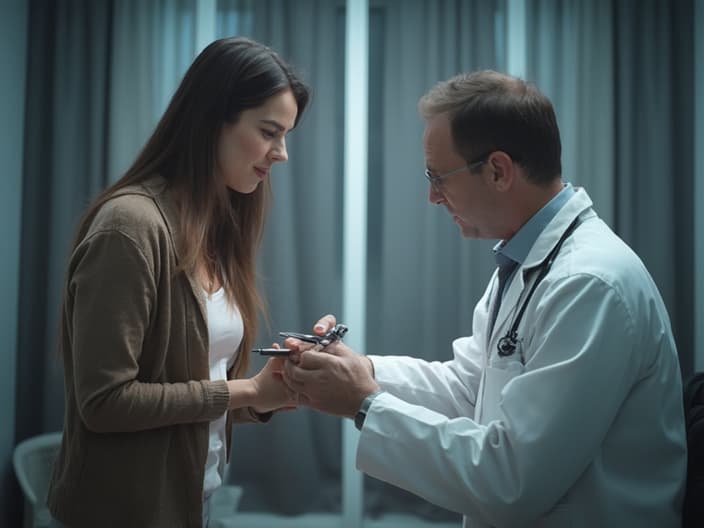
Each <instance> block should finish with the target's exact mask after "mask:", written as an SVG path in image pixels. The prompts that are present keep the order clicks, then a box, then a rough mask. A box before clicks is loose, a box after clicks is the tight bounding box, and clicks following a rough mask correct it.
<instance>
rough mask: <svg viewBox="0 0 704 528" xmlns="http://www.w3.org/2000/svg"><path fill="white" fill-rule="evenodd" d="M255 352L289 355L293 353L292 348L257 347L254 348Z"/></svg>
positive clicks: (265, 354) (270, 354)
mask: <svg viewBox="0 0 704 528" xmlns="http://www.w3.org/2000/svg"><path fill="white" fill-rule="evenodd" d="M252 352H253V353H255V354H261V355H262V356H288V355H289V354H290V353H291V349H290V348H255V349H253V350H252Z"/></svg>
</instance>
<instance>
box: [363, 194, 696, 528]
mask: <svg viewBox="0 0 704 528" xmlns="http://www.w3.org/2000/svg"><path fill="white" fill-rule="evenodd" d="M577 216H579V217H580V223H579V225H578V227H577V229H576V230H575V231H574V232H573V233H572V234H571V235H570V236H569V237H568V238H567V239H566V240H565V242H564V244H563V246H562V248H561V250H560V251H559V253H558V255H557V258H556V260H555V261H554V264H553V266H552V268H551V270H550V272H549V273H548V275H547V276H546V277H545V278H544V279H543V280H542V281H541V283H540V284H539V286H538V287H537V289H536V291H535V293H534V295H533V297H532V299H531V301H530V303H529V304H528V306H527V309H526V311H525V314H524V316H523V319H522V322H521V324H520V326H519V328H518V336H519V339H520V340H521V342H520V346H519V349H520V350H519V352H517V353H516V354H513V355H512V356H509V357H505V358H501V357H499V356H498V354H497V352H496V350H497V348H496V345H497V341H498V340H499V338H500V337H502V336H503V335H504V334H505V333H506V331H507V330H508V328H509V327H510V325H511V322H512V320H513V317H514V315H515V313H516V312H517V309H518V307H520V305H521V303H522V301H523V299H524V297H525V295H526V293H527V290H528V289H529V288H530V285H531V283H532V280H534V278H535V276H536V275H537V273H535V270H536V269H537V266H539V264H540V263H541V262H542V261H543V259H544V258H545V256H546V255H547V254H548V253H549V252H550V250H551V249H552V248H553V247H554V246H555V244H556V243H557V241H558V240H559V238H560V236H561V235H562V233H563V232H564V231H565V230H566V229H567V227H568V226H569V224H570V223H571V222H572V220H574V219H575V218H576V217H577ZM531 270H533V272H531ZM496 282H497V278H496V274H494V277H493V278H492V280H491V281H490V283H489V285H488V287H487V290H486V292H485V294H484V295H483V297H482V298H481V300H480V301H479V303H478V304H477V306H476V307H475V311H474V318H473V323H472V335H471V337H463V338H459V339H457V340H455V341H454V343H453V351H454V358H453V359H452V360H450V361H447V362H444V363H440V362H432V363H429V362H425V361H422V360H418V359H414V358H408V357H401V356H386V357H381V356H370V357H371V359H372V361H373V363H374V368H375V375H376V379H377V381H378V382H379V383H380V385H381V386H382V388H383V389H385V390H386V391H387V392H386V393H382V394H381V395H380V396H378V397H377V398H376V399H375V400H374V401H373V403H372V406H371V408H370V409H369V413H368V414H367V418H366V420H365V423H364V427H363V429H362V432H361V436H360V438H359V445H358V450H357V467H358V468H359V469H360V470H361V471H364V472H365V473H367V474H369V475H371V476H373V477H376V478H379V479H381V480H384V481H386V482H389V483H391V484H393V485H396V486H398V487H401V488H404V489H406V490H408V491H411V492H413V493H415V494H417V495H419V496H421V497H424V498H425V499H427V500H428V501H430V502H432V503H435V504H437V505H439V506H442V507H444V508H447V509H449V510H453V511H456V512H460V513H462V514H464V516H465V517H464V526H465V527H489V526H496V527H509V526H510V527H514V526H515V527H519V526H521V527H522V526H526V527H541V528H546V527H560V528H564V527H585V528H586V527H589V528H605V527H614V528H631V527H634V528H636V527H638V528H642V527H657V528H675V527H678V528H679V526H680V509H681V504H682V498H683V492H684V482H685V476H686V440H685V431H684V417H683V409H682V387H681V381H680V371H679V365H678V359H677V353H676V349H675V344H674V340H673V337H672V332H671V329H670V323H669V318H668V315H667V312H666V310H665V307H664V304H663V301H662V299H661V297H660V294H659V293H658V290H657V288H656V286H655V284H654V283H653V280H652V278H651V277H650V275H649V273H648V272H647V270H646V269H645V267H644V266H643V264H642V262H641V261H640V259H639V258H638V257H637V256H636V255H635V254H634V253H633V252H632V251H631V250H630V248H628V246H626V244H625V243H624V242H622V241H621V240H620V239H619V238H618V237H617V236H616V235H615V234H614V233H613V232H612V231H611V230H610V229H609V228H608V226H606V224H605V223H604V222H603V221H602V220H601V219H599V218H598V216H597V215H596V213H595V212H594V211H593V209H592V202H591V200H590V198H589V197H588V195H587V193H586V192H585V191H584V190H583V189H577V192H576V193H575V194H574V196H572V198H570V200H569V201H568V202H567V203H566V204H565V206H564V207H563V208H562V209H561V210H560V211H559V212H558V213H557V215H556V216H555V217H554V218H553V220H552V221H551V222H550V224H549V225H548V226H547V227H546V229H545V230H544V232H543V233H542V234H541V235H540V236H539V238H538V239H537V241H536V243H535V244H534V246H533V248H532V249H531V251H530V253H529V255H528V257H527V258H526V261H525V263H524V265H523V266H522V267H521V268H519V269H518V270H517V272H516V273H515V274H514V279H513V280H512V282H511V284H509V285H508V286H507V291H506V293H505V296H504V299H503V302H502V304H501V308H500V311H499V314H498V317H497V320H496V324H495V328H494V331H493V333H492V335H487V334H486V329H487V320H488V317H489V314H490V309H491V307H492V303H493V302H494V299H493V293H494V291H495V289H496ZM520 353H522V354H523V356H524V360H525V364H524V363H523V362H521V361H520Z"/></svg>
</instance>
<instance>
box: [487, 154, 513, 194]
mask: <svg viewBox="0 0 704 528" xmlns="http://www.w3.org/2000/svg"><path fill="white" fill-rule="evenodd" d="M488 163H489V169H490V170H491V180H490V181H491V183H492V184H493V185H494V187H495V188H496V190H497V191H499V192H506V191H507V190H509V189H510V188H511V187H512V186H513V178H514V177H515V175H516V174H515V172H516V169H515V165H514V164H513V160H512V159H511V156H509V155H508V154H506V153H505V152H503V151H501V150H497V151H495V152H492V153H491V155H490V156H489V159H488Z"/></svg>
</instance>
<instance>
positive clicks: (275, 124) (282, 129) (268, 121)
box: [260, 119, 286, 131]
mask: <svg viewBox="0 0 704 528" xmlns="http://www.w3.org/2000/svg"><path fill="white" fill-rule="evenodd" d="M260 122H261V123H266V124H267V125H271V126H273V127H276V128H278V129H279V131H284V130H286V127H285V126H283V125H282V124H281V123H279V122H278V121H274V120H273V119H260Z"/></svg>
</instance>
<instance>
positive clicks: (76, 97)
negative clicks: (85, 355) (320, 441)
mask: <svg viewBox="0 0 704 528" xmlns="http://www.w3.org/2000/svg"><path fill="white" fill-rule="evenodd" d="M110 8H111V2H107V1H106V2H90V1H83V2H79V1H66V0H57V1H56V2H53V3H46V2H42V1H34V2H32V3H31V4H30V34H31V35H32V38H31V39H30V45H29V53H28V55H29V58H28V60H29V65H28V66H29V68H28V81H27V90H28V92H27V102H26V105H27V106H26V117H25V134H26V135H25V161H24V190H23V198H22V202H23V203H22V247H21V253H20V260H21V276H20V306H19V321H20V323H19V331H18V356H17V377H18V380H20V382H19V383H18V385H17V393H18V394H17V411H18V412H17V429H16V430H17V440H18V441H19V440H21V439H24V438H27V437H28V436H32V435H34V434H38V433H41V432H44V431H47V430H58V429H61V427H62V424H63V398H62V395H63V391H62V387H63V377H62V372H61V366H60V362H59V358H58V354H57V352H56V343H57V330H58V314H59V310H60V304H61V299H62V282H63V278H64V273H65V267H66V263H67V259H68V251H69V245H70V243H71V240H72V237H73V233H74V229H75V225H76V222H77V220H78V217H79V215H80V214H81V213H82V211H83V209H84V207H85V206H86V204H87V203H88V201H89V200H90V198H91V197H92V196H93V195H95V194H96V193H97V192H98V191H99V190H100V189H102V188H103V186H104V185H105V178H104V168H105V161H106V158H105V141H104V140H105V133H104V130H105V128H106V126H107V112H106V110H107V95H106V94H107V82H108V81H107V79H108V75H107V68H106V66H105V65H106V64H107V59H108V56H109V52H110V47H109V43H108V42H107V40H106V39H104V37H103V35H104V34H106V33H109V27H110V17H111V14H110Z"/></svg>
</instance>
